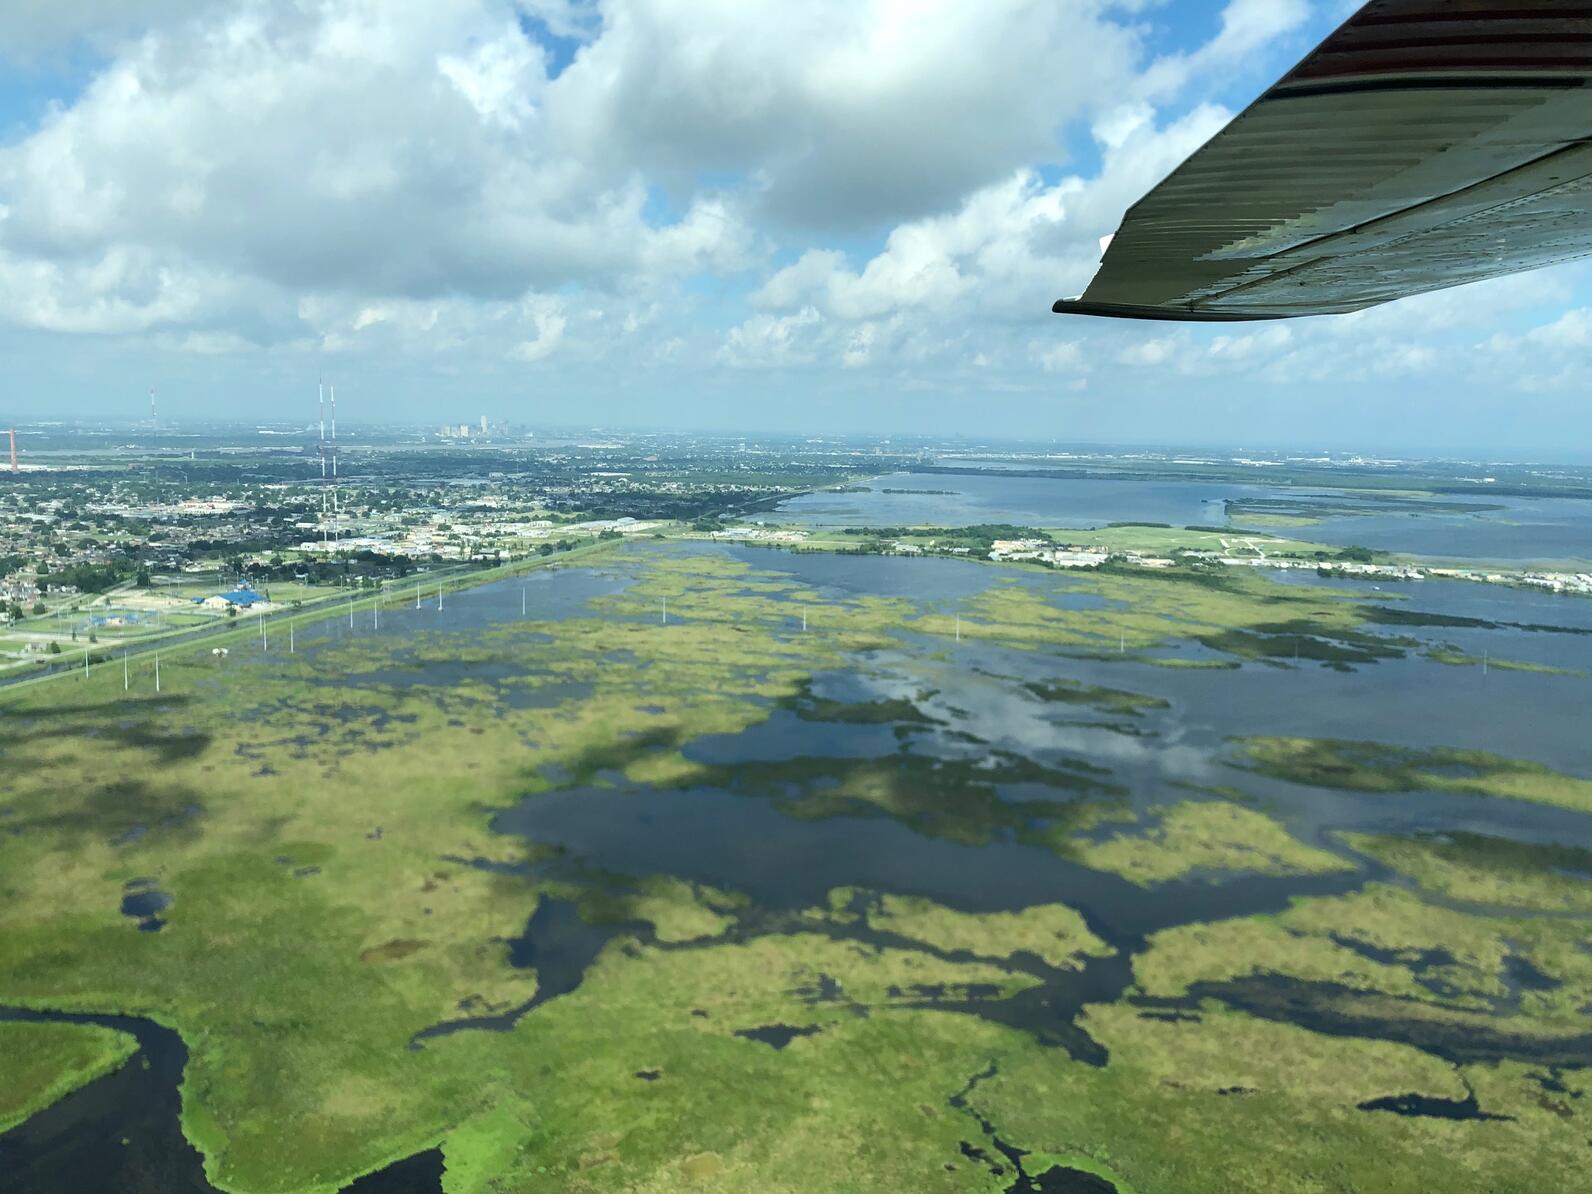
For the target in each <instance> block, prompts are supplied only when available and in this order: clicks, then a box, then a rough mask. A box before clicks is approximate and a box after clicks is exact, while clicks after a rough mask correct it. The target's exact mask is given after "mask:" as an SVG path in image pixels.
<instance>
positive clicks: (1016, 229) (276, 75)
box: [0, 0, 1592, 395]
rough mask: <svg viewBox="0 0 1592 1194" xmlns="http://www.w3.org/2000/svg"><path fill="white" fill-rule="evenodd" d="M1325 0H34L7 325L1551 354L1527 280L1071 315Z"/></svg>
mask: <svg viewBox="0 0 1592 1194" xmlns="http://www.w3.org/2000/svg"><path fill="white" fill-rule="evenodd" d="M1188 3H1189V4H1192V3H1193V0H1188ZM1339 7H1341V5H1340V4H1339V0H1331V2H1330V3H1329V2H1328V0H1321V2H1320V3H1317V4H1314V5H1312V4H1309V3H1307V2H1306V0H1228V2H1227V3H1225V4H1224V5H1222V6H1221V7H1220V9H1219V10H1218V9H1216V8H1215V7H1214V6H1211V7H1210V8H1209V9H1206V8H1203V7H1200V9H1199V11H1200V12H1202V13H1204V12H1209V13H1210V14H1211V15H1214V16H1215V18H1216V19H1215V21H1214V24H1213V25H1212V27H1211V29H1210V30H1209V31H1208V32H1207V34H1206V36H1205V38H1204V40H1203V42H1200V41H1199V40H1198V39H1194V40H1190V39H1189V38H1186V37H1185V38H1184V39H1183V40H1184V44H1183V45H1182V47H1181V48H1179V49H1178V50H1176V51H1175V52H1171V53H1167V54H1165V55H1163V56H1161V57H1160V58H1156V59H1152V57H1151V56H1150V54H1149V53H1148V52H1147V50H1146V46H1147V45H1148V44H1151V38H1150V33H1149V31H1150V30H1151V29H1152V28H1154V27H1156V26H1158V25H1162V24H1164V23H1165V21H1166V18H1167V17H1168V15H1169V14H1171V13H1172V12H1173V8H1172V6H1171V5H1168V4H1164V3H1161V2H1159V0H1070V2H1068V3H1057V2H1056V0H986V2H985V3H982V4H977V5H973V4H968V3H965V2H963V0H810V2H809V3H806V4H796V5H792V4H783V3H775V2H774V0H448V2H447V3H444V4H396V3H391V2H390V0H115V2H114V3H113V2H111V0H82V2H81V3H77V4H60V3H48V4H47V3H44V2H42V0H13V2H12V3H10V4H7V5H4V6H0V46H3V47H4V48H3V49H0V53H4V54H6V55H8V56H9V57H10V59H11V60H12V61H15V62H21V61H27V62H47V61H48V60H49V59H50V56H51V55H62V56H70V55H78V57H76V58H74V59H73V60H74V61H75V62H77V63H79V64H81V63H82V62H88V63H91V64H93V65H92V69H91V70H90V71H89V73H88V74H87V75H84V76H80V75H79V74H77V73H76V71H77V70H78V69H81V67H80V66H79V67H76V68H74V70H72V71H67V72H65V73H64V74H63V76H62V78H63V79H64V80H65V82H63V84H62V92H61V95H60V98H59V101H58V102H57V103H55V104H52V105H50V106H48V107H47V108H45V109H44V110H43V111H42V113H39V112H35V113H33V114H32V115H30V116H29V117H28V121H29V123H28V124H27V125H26V126H25V127H16V128H13V130H12V133H11V136H10V137H9V139H7V140H6V141H4V142H0V325H5V326H7V327H8V328H9V329H10V330H11V332H15V331H16V330H17V329H23V330H25V331H26V332H27V333H29V334H34V335H39V336H53V337H65V336H97V337H100V338H112V339H115V340H117V341H118V342H125V343H128V344H137V345H140V346H145V347H147V348H149V349H151V350H154V351H158V352H162V353H166V352H171V353H185V354H189V355H191V356H194V357H204V358H212V359H215V360H219V361H225V360H226V359H227V358H229V357H233V356H236V355H238V354H242V353H248V352H258V351H260V350H261V349H262V348H269V349H273V350H275V351H278V352H282V353H285V354H306V355H307V354H333V355H336V356H338V357H340V358H342V359H344V360H349V359H361V360H364V361H368V362H386V361H398V362H402V363H404V364H406V365H414V364H417V363H420V364H426V365H428V366H429V365H432V364H437V363H439V362H445V365H442V364H439V365H438V367H439V368H441V367H446V368H449V369H453V370H456V371H458V372H459V374H460V375H465V374H466V373H468V371H470V370H472V369H474V370H488V371H489V370H493V369H495V370H498V371H500V374H501V375H505V376H515V375H517V374H518V373H519V372H520V371H527V372H532V371H534V372H535V374H536V375H537V376H538V377H539V378H543V377H550V376H559V373H558V371H559V370H561V369H567V368H575V367H578V366H580V365H582V364H592V363H595V362H604V363H605V366H606V367H607V368H610V369H614V368H619V367H621V365H623V366H628V367H633V368H636V369H641V370H650V371H652V372H654V373H661V372H663V371H664V370H668V371H670V372H674V373H678V372H681V371H688V370H695V371H698V372H699V373H702V374H711V373H712V372H714V371H717V370H734V371H740V370H761V371H764V372H763V375H762V376H763V379H765V380H766V379H770V378H771V377H772V376H773V371H778V370H790V371H793V374H794V375H799V376H803V377H807V376H811V374H812V373H813V372H814V371H819V370H825V369H829V370H834V371H835V374H834V376H835V377H836V378H837V379H844V380H845V382H846V383H847V384H852V385H856V386H859V387H862V386H864V385H865V384H868V383H869V382H870V379H872V383H871V384H873V385H874V386H875V387H876V388H875V390H874V391H873V392H882V390H883V387H884V386H885V385H889V386H890V387H892V390H891V392H899V393H921V392H928V391H931V390H934V389H936V388H944V387H952V386H957V385H961V386H965V387H966V392H974V391H975V390H976V392H979V393H988V392H994V391H1003V392H1018V391H1022V390H1025V389H1026V390H1030V391H1032V392H1035V393H1041V394H1045V395H1058V394H1064V393H1065V392H1066V391H1068V390H1069V388H1081V387H1082V386H1083V385H1085V384H1089V385H1090V386H1091V388H1092V389H1094V390H1095V391H1096V392H1099V391H1101V390H1103V389H1106V388H1108V387H1110V386H1112V385H1116V384H1124V385H1137V386H1143V385H1145V383H1146V382H1148V381H1149V380H1151V379H1154V378H1166V377H1172V378H1179V379H1193V380H1198V379H1202V378H1215V379H1224V378H1240V377H1243V378H1249V379H1256V380H1257V381H1259V382H1263V383H1264V384H1267V385H1282V386H1287V385H1294V384H1305V383H1314V382H1316V381H1325V380H1328V379H1338V380H1344V379H1349V380H1353V379H1363V378H1373V377H1375V376H1378V375H1390V376H1392V375H1396V376H1399V377H1401V378H1413V377H1427V376H1442V375H1445V373H1452V372H1453V371H1454V370H1455V368H1456V366H1455V365H1454V355H1453V354H1452V353H1448V352H1445V351H1443V347H1442V346H1443V345H1445V344H1450V343H1455V342H1462V343H1466V344H1475V343H1478V342H1480V343H1482V344H1484V345H1486V346H1487V348H1488V349H1489V351H1487V352H1485V353H1483V354H1482V355H1483V356H1485V357H1486V358H1487V359H1488V360H1489V361H1491V362H1492V365H1491V366H1489V368H1492V369H1494V370H1495V371H1496V374H1497V375H1498V376H1500V377H1502V376H1503V375H1504V374H1506V373H1507V372H1508V365H1507V362H1509V361H1510V360H1513V359H1518V357H1519V354H1521V353H1522V352H1527V351H1529V352H1534V353H1537V354H1539V355H1540V356H1541V357H1542V359H1543V361H1544V365H1543V368H1542V370H1541V371H1540V372H1541V374H1542V376H1543V377H1549V376H1550V375H1551V376H1554V377H1557V376H1561V375H1563V374H1565V372H1566V369H1567V362H1568V361H1569V359H1570V355H1571V354H1573V353H1574V352H1575V351H1576V350H1577V349H1581V350H1583V351H1584V348H1585V344H1586V342H1587V340H1588V338H1592V318H1589V317H1588V316H1587V315H1586V314H1585V312H1584V311H1583V312H1579V313H1572V314H1571V315H1570V316H1566V317H1564V318H1563V319H1562V320H1561V319H1558V318H1557V315H1555V317H1554V318H1551V319H1550V318H1537V317H1536V315H1535V312H1537V311H1538V310H1539V309H1540V308H1541V307H1542V306H1543V304H1544V303H1545V302H1546V303H1550V304H1551V303H1552V302H1558V303H1559V304H1560V305H1561V306H1562V305H1563V303H1564V301H1565V300H1566V299H1567V298H1568V296H1569V294H1570V291H1571V288H1570V287H1569V285H1568V284H1566V283H1563V282H1555V281H1552V280H1551V279H1546V278H1543V277H1540V276H1533V277H1532V278H1529V279H1525V280H1504V281H1502V282H1499V283H1494V284H1491V287H1492V288H1491V289H1487V290H1481V289H1477V288H1472V289H1468V290H1467V291H1466V292H1464V293H1463V294H1458V293H1456V294H1450V295H1433V296H1427V297H1425V298H1422V299H1417V300H1413V301H1410V302H1407V303H1401V304H1397V305H1395V306H1394V307H1390V308H1386V309H1382V310H1377V311H1371V312H1366V313H1364V314H1363V315H1359V316H1351V317H1345V318H1344V319H1341V320H1327V321H1322V322H1319V323H1312V324H1309V325H1308V326H1306V325H1287V326H1281V325H1279V326H1275V327H1262V328H1254V329H1244V330H1240V331H1235V330H1233V329H1231V328H1228V329H1195V330H1186V331H1177V332H1169V331H1167V330H1166V329H1164V328H1159V329H1146V328H1143V327H1123V326H1120V325H1112V324H1075V323H1071V322H1066V321H1061V320H1058V319H1056V318H1054V317H1052V316H1050V315H1049V314H1048V308H1049V305H1050V303H1051V302H1052V300H1054V299H1056V298H1059V297H1067V296H1071V295H1074V294H1077V293H1079V292H1080V291H1081V290H1082V289H1083V288H1084V286H1085V285H1086V284H1087V282H1088V280H1089V278H1090V277H1091V275H1092V273H1093V271H1094V269H1095V267H1096V265H1097V262H1098V258H1099V240H1100V238H1101V237H1102V236H1104V235H1106V234H1109V233H1111V232H1113V231H1114V230H1115V229H1116V227H1117V225H1118V223H1119V221H1120V219H1121V216H1122V213H1123V211H1124V210H1125V209H1126V208H1127V207H1128V206H1129V205H1131V204H1132V203H1133V202H1134V201H1135V200H1136V199H1137V198H1138V197H1139V196H1140V195H1142V194H1143V193H1144V192H1145V191H1146V190H1148V189H1149V188H1150V187H1152V186H1154V185H1155V183H1156V182H1157V181H1159V180H1160V178H1162V177H1164V176H1165V175H1166V174H1167V173H1168V172H1170V171H1171V170H1172V169H1173V168H1175V167H1176V166H1177V164H1178V163H1179V162H1180V161H1182V160H1183V159H1184V158H1185V157H1186V156H1187V155H1188V154H1189V153H1191V152H1192V151H1193V150H1194V149H1196V148H1197V147H1198V146H1199V145H1200V144H1202V143H1203V142H1204V141H1205V140H1207V139H1208V138H1209V137H1210V136H1212V135H1213V134H1214V133H1215V132H1217V130H1219V129H1220V128H1221V126H1222V125H1223V124H1224V122H1225V121H1227V120H1228V119H1229V118H1230V116H1231V113H1232V110H1233V108H1235V107H1236V106H1237V105H1238V104H1241V103H1242V102H1245V100H1246V99H1247V95H1245V94H1244V93H1243V90H1242V88H1239V89H1236V91H1235V89H1233V88H1231V87H1228V86H1226V83H1227V81H1229V80H1230V79H1231V78H1232V77H1233V76H1235V75H1240V74H1248V73H1254V74H1256V75H1257V79H1256V86H1257V87H1258V86H1259V85H1262V84H1263V83H1264V82H1266V81H1269V78H1270V77H1272V75H1274V74H1275V72H1276V71H1277V70H1279V69H1281V68H1282V67H1284V66H1286V65H1287V64H1288V62H1289V61H1290V60H1291V56H1292V53H1293V51H1294V49H1295V48H1296V47H1295V44H1294V43H1295V41H1296V40H1298V39H1299V38H1300V37H1301V36H1302V31H1303V30H1304V29H1305V28H1306V24H1305V23H1306V22H1307V20H1308V21H1310V22H1312V28H1313V29H1314V30H1315V31H1317V32H1319V31H1320V29H1321V28H1323V27H1324V26H1323V24H1322V22H1324V21H1326V20H1330V19H1332V18H1334V17H1336V16H1340V15H1342V14H1341V13H1340V12H1338V8H1339ZM1212 96H1215V97H1219V98H1220V99H1222V100H1223V101H1225V106H1224V104H1222V103H1215V102H1205V101H1206V100H1207V99H1208V98H1209V97H1212ZM1501 312H1508V313H1510V315H1511V317H1512V318H1515V319H1517V320H1518V321H1520V322H1521V323H1522V326H1521V327H1520V329H1519V330H1517V331H1511V332H1505V333H1497V328H1496V321H1497V319H1498V318H1499V315H1500V313H1501ZM1531 320H1534V321H1535V322H1536V323H1537V324H1538V326H1537V327H1536V328H1535V330H1531V324H1530V322H1529V321H1531ZM8 334H10V333H8ZM1350 344H1352V345H1354V346H1355V347H1356V349H1357V351H1355V352H1353V353H1350V352H1347V351H1346V347H1345V346H1346V345H1350ZM483 362H485V363H483ZM1481 372H1485V369H1483V370H1481ZM734 375H735V376H738V377H742V376H744V375H742V374H740V373H736V374H734ZM1121 379H1126V380H1121ZM760 384H761V383H760ZM1542 384H1544V385H1546V384H1549V383H1548V382H1543V383H1542ZM859 392H862V390H860V389H859Z"/></svg>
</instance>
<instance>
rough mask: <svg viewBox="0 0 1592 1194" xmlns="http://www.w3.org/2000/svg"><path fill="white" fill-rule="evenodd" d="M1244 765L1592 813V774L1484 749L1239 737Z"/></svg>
mask: <svg viewBox="0 0 1592 1194" xmlns="http://www.w3.org/2000/svg"><path fill="white" fill-rule="evenodd" d="M1235 742H1236V743H1237V746H1238V750H1239V755H1240V758H1241V760H1242V763H1241V765H1243V766H1246V767H1248V768H1249V769H1250V770H1253V771H1257V772H1260V773H1261V774H1263V775H1269V776H1271V777H1273V778H1274V779H1282V780H1287V781H1289V782H1290V783H1299V784H1310V785H1312V786H1313V787H1318V788H1340V789H1343V790H1345V791H1351V792H1389V793H1392V792H1418V791H1436V792H1465V793H1472V794H1475V795H1478V796H1497V797H1501V798H1504V799H1509V800H1529V801H1532V802H1534V803H1537V804H1553V805H1558V806H1559V807H1560V808H1568V809H1575V810H1576V811H1578V812H1589V811H1592V780H1589V779H1581V778H1578V777H1576V776H1570V775H1564V774H1562V773H1560V772H1558V771H1554V770H1553V769H1552V768H1550V767H1545V766H1543V765H1542V764H1540V763H1532V762H1527V761H1525V760H1521V759H1508V758H1504V757H1503V756H1501V755H1495V754H1489V753H1488V752H1486V751H1481V750H1459V749H1455V748H1453V747H1434V748H1431V749H1420V748H1415V747H1406V746H1390V745H1387V744H1385V743H1380V742H1349V741H1344V740H1341V739H1332V738H1285V737H1256V738H1242V739H1235Z"/></svg>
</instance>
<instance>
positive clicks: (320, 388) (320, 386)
mask: <svg viewBox="0 0 1592 1194" xmlns="http://www.w3.org/2000/svg"><path fill="white" fill-rule="evenodd" d="M315 390H316V393H317V395H318V397H319V398H320V403H321V443H320V448H319V451H320V456H321V542H322V543H325V542H326V383H325V382H324V381H322V380H320V379H319V378H317V379H316V381H315Z"/></svg>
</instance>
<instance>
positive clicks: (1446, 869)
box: [1342, 833, 1592, 916]
mask: <svg viewBox="0 0 1592 1194" xmlns="http://www.w3.org/2000/svg"><path fill="white" fill-rule="evenodd" d="M1342 836H1343V840H1344V842H1346V843H1347V844H1348V845H1349V846H1350V847H1352V848H1353V849H1355V850H1358V851H1360V852H1361V853H1362V854H1368V855H1370V856H1371V857H1372V858H1375V859H1376V860H1377V861H1379V862H1382V863H1385V864H1386V865H1388V866H1390V867H1392V868H1393V869H1394V870H1396V871H1398V872H1399V873H1400V874H1401V875H1405V876H1407V877H1408V878H1410V879H1412V880H1414V881H1415V882H1416V883H1418V884H1419V885H1420V886H1421V888H1422V889H1423V890H1426V891H1430V892H1435V893H1437V894H1438V895H1442V896H1445V897H1447V898H1448V899H1451V900H1462V901H1465V902H1468V903H1474V904H1486V905H1492V906H1494V907H1498V908H1510V909H1519V910H1521V911H1540V912H1571V913H1575V914H1576V915H1579V916H1592V850H1589V849H1586V848H1585V847H1582V846H1569V845H1535V844H1531V843H1527V842H1516V841H1510V840H1509V839H1507V838H1498V837H1485V836H1483V835H1481V834H1474V833H1444V834H1417V835H1415V836H1413V837H1379V836H1375V835H1372V834H1363V833H1346V834H1343V835H1342Z"/></svg>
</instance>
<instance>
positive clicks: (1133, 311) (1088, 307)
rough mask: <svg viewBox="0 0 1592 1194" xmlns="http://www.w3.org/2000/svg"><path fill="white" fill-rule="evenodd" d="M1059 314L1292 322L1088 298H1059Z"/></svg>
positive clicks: (1054, 308)
mask: <svg viewBox="0 0 1592 1194" xmlns="http://www.w3.org/2000/svg"><path fill="white" fill-rule="evenodd" d="M1050 310H1051V312H1052V313H1054V314H1056V315H1092V316H1096V317H1098V318H1101V319H1141V320H1143V319H1148V320H1158V321H1162V322H1166V323H1254V322H1257V321H1259V320H1264V319H1288V318H1290V316H1287V315H1273V314H1270V313H1264V312H1253V313H1252V312H1234V311H1210V310H1198V309H1195V308H1193V307H1141V306H1135V305H1134V304H1131V303H1096V302H1090V301H1089V300H1087V299H1081V298H1076V299H1057V300H1056V301H1055V302H1054V303H1053V304H1051V308H1050Z"/></svg>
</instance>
